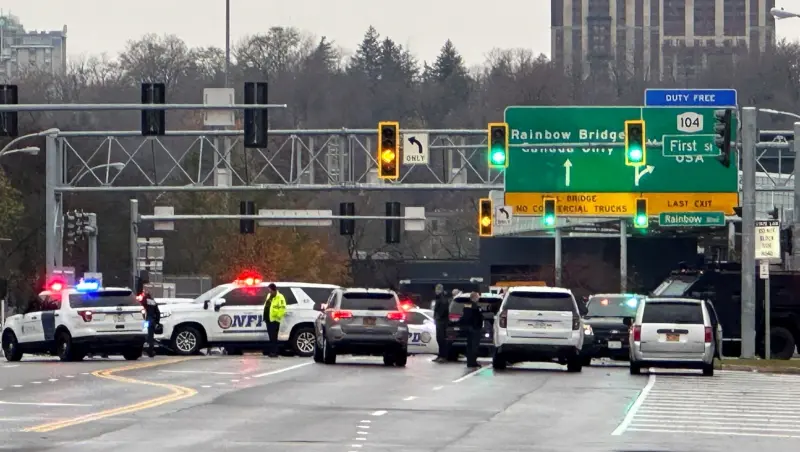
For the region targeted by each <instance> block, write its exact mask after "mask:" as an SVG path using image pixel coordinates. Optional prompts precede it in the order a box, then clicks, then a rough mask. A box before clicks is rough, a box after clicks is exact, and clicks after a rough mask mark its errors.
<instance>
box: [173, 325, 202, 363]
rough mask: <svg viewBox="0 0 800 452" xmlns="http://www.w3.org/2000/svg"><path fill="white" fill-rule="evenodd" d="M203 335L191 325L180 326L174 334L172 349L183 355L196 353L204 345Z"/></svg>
mask: <svg viewBox="0 0 800 452" xmlns="http://www.w3.org/2000/svg"><path fill="white" fill-rule="evenodd" d="M202 342H203V337H202V336H201V335H200V332H199V331H197V329H196V328H194V327H191V326H181V327H178V329H177V331H175V333H174V334H173V335H172V349H173V350H175V353H177V354H179V355H183V356H189V355H194V354H196V353H197V352H199V351H200V349H201V348H202V345H203V343H202Z"/></svg>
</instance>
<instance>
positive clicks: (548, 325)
mask: <svg viewBox="0 0 800 452" xmlns="http://www.w3.org/2000/svg"><path fill="white" fill-rule="evenodd" d="M530 326H532V327H534V328H540V329H543V330H546V329H548V328H552V327H553V324H552V323H544V322H535V323H531V324H530Z"/></svg>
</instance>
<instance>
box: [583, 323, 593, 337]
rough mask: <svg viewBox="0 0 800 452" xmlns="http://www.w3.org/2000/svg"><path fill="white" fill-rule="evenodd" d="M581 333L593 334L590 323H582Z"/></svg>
mask: <svg viewBox="0 0 800 452" xmlns="http://www.w3.org/2000/svg"><path fill="white" fill-rule="evenodd" d="M583 334H591V335H594V333H593V332H592V325H586V324H584V325H583Z"/></svg>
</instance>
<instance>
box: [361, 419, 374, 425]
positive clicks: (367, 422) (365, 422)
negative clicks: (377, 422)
mask: <svg viewBox="0 0 800 452" xmlns="http://www.w3.org/2000/svg"><path fill="white" fill-rule="evenodd" d="M360 422H361V423H362V424H371V423H372V421H370V420H368V419H362V420H361V421H360Z"/></svg>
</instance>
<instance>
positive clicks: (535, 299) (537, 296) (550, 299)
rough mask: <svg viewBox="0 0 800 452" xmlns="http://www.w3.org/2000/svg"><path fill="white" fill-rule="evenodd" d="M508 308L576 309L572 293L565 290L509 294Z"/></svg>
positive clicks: (530, 309)
mask: <svg viewBox="0 0 800 452" xmlns="http://www.w3.org/2000/svg"><path fill="white" fill-rule="evenodd" d="M506 309H508V310H519V311H570V312H574V311H575V302H574V301H573V299H572V295H570V294H568V293H563V292H521V291H514V292H511V293H510V294H509V295H508V300H507V301H506Z"/></svg>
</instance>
